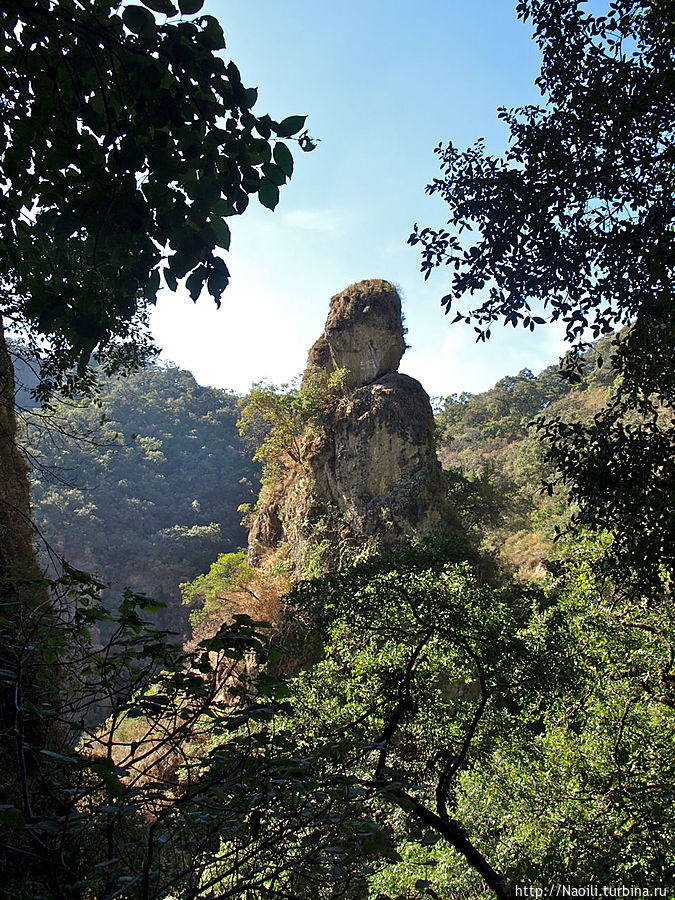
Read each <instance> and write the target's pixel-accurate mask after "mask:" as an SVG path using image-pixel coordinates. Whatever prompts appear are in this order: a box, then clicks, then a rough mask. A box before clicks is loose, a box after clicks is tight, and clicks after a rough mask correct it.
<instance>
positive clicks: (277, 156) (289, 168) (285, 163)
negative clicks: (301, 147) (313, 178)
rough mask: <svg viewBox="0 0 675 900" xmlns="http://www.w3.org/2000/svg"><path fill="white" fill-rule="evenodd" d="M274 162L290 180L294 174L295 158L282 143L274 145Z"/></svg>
mask: <svg viewBox="0 0 675 900" xmlns="http://www.w3.org/2000/svg"><path fill="white" fill-rule="evenodd" d="M273 153H274V162H275V163H276V164H277V165H278V166H279V168H280V169H281V171H282V172H283V173H284V175H286V176H287V177H288V178H290V177H291V175H292V174H293V157H292V155H291V151H290V150H289V149H288V147H287V146H286V144H283V143H282V142H281V141H279V142H277V143H276V144H275V145H274V151H273Z"/></svg>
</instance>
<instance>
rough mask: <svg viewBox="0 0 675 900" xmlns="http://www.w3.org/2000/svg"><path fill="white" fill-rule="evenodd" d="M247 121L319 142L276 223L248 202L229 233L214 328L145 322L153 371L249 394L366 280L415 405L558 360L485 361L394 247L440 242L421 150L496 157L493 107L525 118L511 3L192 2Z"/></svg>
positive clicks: (542, 353) (551, 333) (532, 65)
mask: <svg viewBox="0 0 675 900" xmlns="http://www.w3.org/2000/svg"><path fill="white" fill-rule="evenodd" d="M204 12H208V13H211V14H213V15H215V16H216V17H217V18H218V19H219V21H220V22H221V24H222V26H223V29H224V32H225V37H226V41H227V53H228V55H229V56H230V57H231V58H232V59H233V60H234V61H235V62H236V63H237V65H238V67H239V69H240V70H241V72H242V77H243V80H244V83H245V84H246V85H247V86H250V87H258V89H259V99H258V103H257V105H256V108H255V109H256V112H258V113H259V114H262V113H264V112H269V113H270V115H272V116H273V117H274V118H277V119H281V118H284V117H285V116H287V115H295V114H298V115H299V114H307V115H308V120H307V125H308V128H309V131H310V133H311V134H312V135H314V136H315V137H317V138H320V143H319V145H318V147H317V149H316V150H315V151H314V152H313V153H310V154H303V153H301V152H300V151H298V152H297V153H296V154H295V157H296V169H295V173H294V175H293V178H292V180H291V182H290V184H289V185H287V186H286V187H285V188H282V192H281V201H280V203H279V206H278V207H277V209H276V211H275V212H274V213H272V212H270V211H269V210H266V209H264V208H263V207H262V206H260V205H259V204H258V202H257V201H254V203H253V204H252V205H251V207H250V208H249V209H248V210H247V211H246V213H245V214H244V216H242V217H241V218H240V219H233V220H231V226H232V246H231V250H230V253H229V254H228V255H227V257H226V258H227V262H228V266H229V268H230V270H231V273H232V281H231V284H230V286H229V287H228V289H227V290H226V292H225V295H224V297H223V304H222V307H221V309H220V310H218V311H217V310H216V309H215V307H214V306H213V304H212V303H211V301H210V300H209V299H208V298H207V297H206V296H203V297H202V298H201V300H200V301H199V303H198V304H197V306H196V307H195V306H193V304H192V303H191V301H190V300H189V298H188V297H187V296H186V295H183V294H180V293H179V294H178V295H176V296H172V295H169V294H168V293H167V292H164V293H163V294H161V295H160V298H159V301H158V306H157V309H156V311H155V312H154V314H153V320H152V326H153V331H154V334H155V337H156V339H157V341H158V342H159V344H160V345H161V346H162V347H163V348H164V353H163V355H164V358H165V359H170V360H172V361H173V362H175V363H177V364H179V365H181V366H183V367H185V368H188V369H190V370H191V371H192V372H194V374H195V376H196V377H197V379H198V380H199V381H200V382H201V383H203V384H210V385H214V386H218V387H224V388H230V389H233V390H236V391H238V392H243V391H245V390H247V388H248V387H249V386H250V384H251V383H252V382H254V381H260V380H271V381H273V382H277V383H279V382H284V381H289V380H290V379H292V378H293V377H294V376H295V375H296V374H298V373H299V372H300V371H301V370H302V369H303V367H304V365H305V361H306V356H307V351H308V349H309V347H310V346H311V344H312V343H313V342H314V340H315V339H316V338H317V337H318V336H319V334H320V333H321V331H322V329H323V323H324V321H325V318H326V315H327V311H328V302H329V300H330V297H331V296H332V295H333V294H335V293H337V292H338V291H340V290H342V289H343V288H345V287H346V286H347V285H349V284H352V283H353V282H355V281H360V280H361V279H363V278H385V279H387V280H389V281H392V282H394V283H395V284H396V285H397V286H398V287H399V289H400V291H401V294H402V297H403V301H404V312H405V316H406V325H407V327H408V329H409V333H408V342H409V343H410V345H411V349H410V350H408V352H407V353H406V355H405V357H404V360H403V363H402V365H401V370H402V371H405V372H407V373H408V374H410V375H413V376H414V377H416V378H418V379H419V380H420V381H421V382H422V383H423V384H424V386H425V387H426V389H427V390H428V391H429V393H430V394H432V395H435V396H439V395H447V394H451V393H454V392H459V391H463V390H468V391H474V392H475V391H480V390H484V389H486V388H488V387H490V386H491V385H492V384H494V382H495V381H497V380H498V379H499V378H500V377H502V376H504V375H507V374H514V373H516V372H518V371H519V370H520V369H522V368H524V367H529V368H531V369H532V370H533V371H535V372H536V371H538V370H539V369H541V368H543V367H544V366H546V365H549V364H550V363H552V362H554V361H556V360H557V358H558V355H559V353H560V352H561V351H562V341H561V335H560V331H559V330H554V329H553V328H551V327H547V328H541V329H538V330H537V331H536V332H535V333H533V334H532V333H530V332H525V331H524V330H523V331H514V330H513V329H512V328H509V329H508V330H507V329H502V328H495V329H494V330H493V337H492V339H491V340H490V342H489V343H488V344H487V345H483V344H476V343H475V342H474V333H473V329H472V328H471V327H470V326H464V327H462V326H461V325H455V326H452V325H451V324H450V318H451V317H448V318H446V317H445V316H444V315H443V311H442V309H441V307H440V302H439V301H440V297H441V296H442V295H443V294H445V293H446V292H447V288H446V285H447V280H446V279H447V276H446V274H445V273H444V272H442V271H441V270H439V271H437V272H436V273H434V275H432V277H431V278H430V279H429V281H427V282H426V283H425V282H424V280H423V278H422V276H421V274H420V272H419V253H418V251H417V249H416V248H411V247H409V246H407V244H406V241H407V237H408V234H409V233H410V230H411V227H412V225H413V224H414V223H415V222H419V223H420V224H426V225H441V224H444V222H445V215H444V208H443V204H442V202H441V201H440V200H439V199H438V198H435V197H434V198H430V197H427V196H426V195H425V192H424V187H425V185H426V184H427V182H429V181H430V180H432V179H433V178H434V177H435V176H436V175H437V174H438V166H437V158H436V156H435V154H434V153H433V149H434V147H435V146H437V145H438V143H439V142H441V141H442V142H446V141H447V140H449V139H451V140H452V141H453V143H455V144H456V145H458V146H460V147H465V146H468V145H470V144H472V143H473V142H474V141H475V140H476V139H478V138H479V137H484V138H485V139H486V141H487V146H488V149H489V150H491V151H492V152H495V153H499V152H501V151H502V150H503V149H504V147H505V146H506V138H507V134H506V129H505V128H504V126H503V125H501V123H499V122H498V121H497V117H496V110H497V107H499V106H507V107H510V106H521V105H523V104H526V103H533V102H538V100H539V95H538V92H537V90H536V88H535V86H534V79H535V77H536V75H537V73H538V70H539V54H538V49H537V47H536V45H535V44H534V42H533V41H532V39H531V33H530V30H529V27H528V26H526V25H523V24H522V23H521V22H518V21H517V19H516V15H515V0H472V2H470V3H467V2H465V0H445V2H442V0H418V2H417V3H415V4H413V3H410V2H398V0H389V2H384V0H360V2H354V0H346V2H342V3H338V4H333V3H331V4H327V3H321V2H316V0H315V2H308V0H284V2H281V0H257V2H256V3H251V2H250V0H207V2H206V5H205V7H204Z"/></svg>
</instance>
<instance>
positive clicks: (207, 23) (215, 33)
mask: <svg viewBox="0 0 675 900" xmlns="http://www.w3.org/2000/svg"><path fill="white" fill-rule="evenodd" d="M199 22H200V24H201V26H202V30H201V31H200V32H199V35H198V38H197V39H198V40H199V43H200V44H202V45H203V46H204V47H207V48H208V49H209V50H223V49H224V48H225V35H224V34H223V29H222V27H221V25H220V22H219V21H218V19H216V18H215V17H214V16H204V17H203V18H202V19H200V20H199ZM252 105H253V104H251V106H252Z"/></svg>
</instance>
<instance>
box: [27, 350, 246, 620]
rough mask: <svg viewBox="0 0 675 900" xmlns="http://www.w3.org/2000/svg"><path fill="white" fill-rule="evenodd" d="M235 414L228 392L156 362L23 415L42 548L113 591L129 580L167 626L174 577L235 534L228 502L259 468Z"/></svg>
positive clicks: (200, 566) (235, 502)
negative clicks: (95, 390)
mask: <svg viewBox="0 0 675 900" xmlns="http://www.w3.org/2000/svg"><path fill="white" fill-rule="evenodd" d="M22 371H23V370H22ZM26 380H28V379H26ZM22 402H24V403H26V402H27V398H26V397H25V395H22ZM237 416H238V407H237V398H236V397H235V396H234V395H233V394H229V393H227V392H226V391H222V390H215V389H213V388H205V387H201V386H200V385H198V384H197V382H196V381H195V380H194V378H193V377H192V375H190V373H189V372H185V371H182V370H180V369H177V368H175V367H170V366H169V367H161V366H157V365H149V366H148V367H147V368H145V369H143V370H142V371H140V372H137V373H135V374H133V375H131V376H129V377H128V378H125V379H108V380H104V381H103V382H102V383H101V385H100V393H99V395H98V397H97V399H96V401H95V402H94V401H93V400H86V401H83V402H81V403H75V402H74V401H72V400H67V401H62V402H60V403H56V404H54V405H53V407H52V408H51V410H50V411H49V413H48V414H44V413H42V414H40V415H38V416H36V415H28V416H27V417H26V437H27V440H28V456H29V459H30V460H31V463H32V467H33V471H32V478H33V485H32V498H33V515H34V519H35V522H36V525H37V527H38V529H39V531H40V534H41V536H42V537H43V538H44V540H45V542H46V545H47V549H48V550H49V552H51V553H54V554H56V555H57V556H58V557H62V558H64V559H66V560H67V561H68V562H69V564H70V565H72V566H75V567H76V568H80V569H82V570H84V571H87V572H91V573H93V574H95V575H96V576H97V577H98V578H100V579H101V580H102V581H103V582H105V583H106V584H110V585H111V586H112V587H113V588H114V589H115V593H116V594H117V595H118V596H119V593H120V591H121V589H122V588H125V587H131V588H133V589H134V590H136V591H141V592H144V593H147V594H148V595H150V596H152V597H154V598H155V599H157V600H159V601H162V602H165V603H167V604H168V607H169V609H168V610H167V612H166V613H164V618H165V624H172V625H173V626H178V625H179V624H180V623H181V622H182V621H183V620H182V614H180V613H179V612H178V611H179V609H180V592H179V590H178V585H179V583H180V582H181V581H186V580H191V579H192V578H194V577H195V576H196V575H197V574H198V573H199V572H201V571H203V570H204V568H206V567H208V565H209V563H210V562H211V561H212V560H213V559H214V558H215V556H216V555H217V554H218V553H219V552H224V551H230V550H235V549H237V548H238V547H240V546H241V545H242V544H243V543H244V542H245V540H246V532H245V530H244V529H243V528H242V527H241V514H240V513H239V512H238V511H237V508H238V506H239V505H240V504H242V503H246V502H248V501H250V499H251V497H252V491H254V490H256V489H257V480H258V469H257V466H256V464H255V463H253V462H252V461H251V453H250V450H249V449H248V448H246V447H245V446H244V444H243V443H242V441H241V439H240V437H239V434H238V432H237V429H236V421H237Z"/></svg>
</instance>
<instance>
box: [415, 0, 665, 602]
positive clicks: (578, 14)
mask: <svg viewBox="0 0 675 900" xmlns="http://www.w3.org/2000/svg"><path fill="white" fill-rule="evenodd" d="M517 10H518V15H519V16H520V17H521V18H522V19H523V20H525V21H531V22H532V23H533V26H534V33H535V39H536V41H537V43H538V44H539V46H540V48H541V50H542V54H543V63H542V69H541V74H540V76H539V78H538V79H537V84H538V86H539V88H540V90H541V92H542V96H543V98H544V101H545V106H543V107H535V106H530V107H526V108H523V109H515V110H510V111H507V110H504V109H502V110H500V112H499V115H500V117H501V118H502V119H503V121H504V122H505V123H506V125H507V126H508V127H509V129H510V133H511V142H510V147H509V149H508V151H507V153H506V154H505V156H504V158H502V159H500V158H495V157H492V156H490V155H488V154H486V152H485V149H484V146H483V144H482V143H481V142H478V144H477V145H475V146H474V147H472V148H470V149H469V150H466V151H464V152H462V151H459V150H458V149H457V148H456V147H454V146H453V145H452V144H449V145H448V146H447V147H445V148H444V147H438V148H437V152H438V154H439V156H440V159H441V166H442V172H443V177H442V178H438V179H435V180H434V181H433V182H432V183H431V184H430V185H429V186H428V188H427V190H428V192H429V193H432V194H439V195H440V196H441V197H442V198H443V199H444V200H445V201H446V202H447V203H448V206H449V209H450V218H449V226H450V227H451V229H452V230H453V232H454V233H452V234H451V233H450V231H448V230H445V229H432V228H423V229H421V230H420V229H418V228H417V227H416V228H415V231H414V232H413V234H412V235H411V236H410V242H411V243H412V244H420V245H421V247H422V259H423V261H422V268H423V270H424V272H425V275H426V276H428V275H429V274H430V273H431V271H432V270H433V268H434V267H435V266H438V265H451V266H453V267H454V270H455V271H454V276H453V281H452V286H451V290H450V292H449V293H448V294H446V296H445V297H444V298H443V300H442V303H443V304H444V305H445V308H446V312H447V311H449V310H450V309H451V307H452V306H453V305H454V304H455V303H456V302H457V301H459V300H460V299H462V298H465V297H467V296H471V295H473V294H475V293H480V294H481V298H482V299H481V301H480V302H479V304H478V305H477V306H476V307H475V308H474V309H473V310H472V311H470V312H468V313H467V312H464V311H458V312H457V314H456V316H455V320H456V321H459V320H464V321H466V322H474V323H475V329H476V332H477V335H478V340H485V339H486V338H489V336H490V328H491V325H492V324H493V323H495V322H503V323H504V324H511V325H512V326H514V327H516V326H517V325H518V323H520V324H521V325H523V326H524V327H526V328H529V329H531V330H534V328H535V327H536V325H538V324H543V323H544V322H545V321H546V318H547V319H548V321H550V322H555V321H558V322H562V323H564V325H565V329H566V335H567V339H568V340H569V341H570V343H571V345H572V347H573V349H574V351H575V354H574V355H573V356H572V357H571V358H570V359H569V360H568V363H569V365H567V366H564V370H566V371H567V374H568V375H570V377H571V378H572V379H576V380H579V378H580V373H579V371H578V370H579V369H580V368H581V362H580V357H579V353H578V351H580V350H581V349H582V348H583V347H584V346H585V345H586V344H587V342H588V340H589V337H590V336H592V337H596V338H597V337H598V336H599V335H601V334H607V333H609V332H611V331H612V330H614V329H617V328H618V327H619V326H626V327H624V328H623V330H622V332H621V334H620V337H619V338H618V339H617V341H616V343H615V347H614V352H613V365H614V368H615V370H616V372H617V373H618V375H619V378H618V381H617V392H616V395H615V397H614V398H613V399H612V401H611V402H610V403H609V404H608V406H607V408H606V409H605V410H604V411H602V412H601V413H599V414H598V415H597V416H596V419H595V421H594V422H593V423H591V424H586V423H572V424H571V423H569V422H565V421H564V420H563V419H562V418H559V419H558V420H557V421H553V422H544V421H542V422H540V429H541V430H542V432H543V434H544V436H545V438H546V440H547V443H548V446H549V457H550V460H551V461H552V462H553V463H554V465H555V466H556V468H557V470H558V471H559V472H560V473H561V477H562V479H563V480H564V482H565V483H566V485H567V487H568V489H569V490H570V493H571V496H572V498H573V500H575V501H577V502H578V504H579V518H580V519H581V521H582V523H583V524H585V525H588V524H591V525H593V526H595V527H600V528H607V529H610V530H613V531H615V532H616V534H617V541H616V542H615V543H614V545H613V552H614V553H615V554H616V555H618V556H619V557H620V559H621V564H622V565H624V566H626V567H628V568H629V569H633V570H637V571H639V573H640V577H641V579H642V580H643V582H644V583H647V582H649V583H651V584H652V585H653V584H655V583H656V584H658V583H659V582H660V580H661V578H662V577H663V575H664V574H665V575H666V577H672V575H673V573H675V557H674V556H673V552H672V547H673V545H674V539H675V520H674V519H673V514H672V508H673V499H672V498H673V483H674V482H673V465H672V459H673V446H675V430H674V429H673V427H672V421H673V417H672V415H673V403H674V402H675V369H674V368H673V365H672V355H673V347H674V344H675V321H674V320H673V306H672V280H673V269H674V267H675V229H674V228H673V222H674V220H675V203H674V202H673V182H674V177H675V171H674V164H675V120H674V118H673V102H672V98H673V92H674V90H675V53H674V52H673V51H674V49H675V17H674V16H673V7H672V3H671V2H669V0H650V2H648V0H613V2H611V3H609V4H608V5H607V14H606V15H598V14H594V13H590V12H588V8H587V4H586V3H585V2H583V0H573V2H571V0H554V2H543V0H522V2H520V3H519V4H518V6H517ZM464 229H476V231H477V237H475V238H473V239H466V240H465V237H462V236H461V232H462V231H464ZM600 362H601V360H600Z"/></svg>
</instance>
